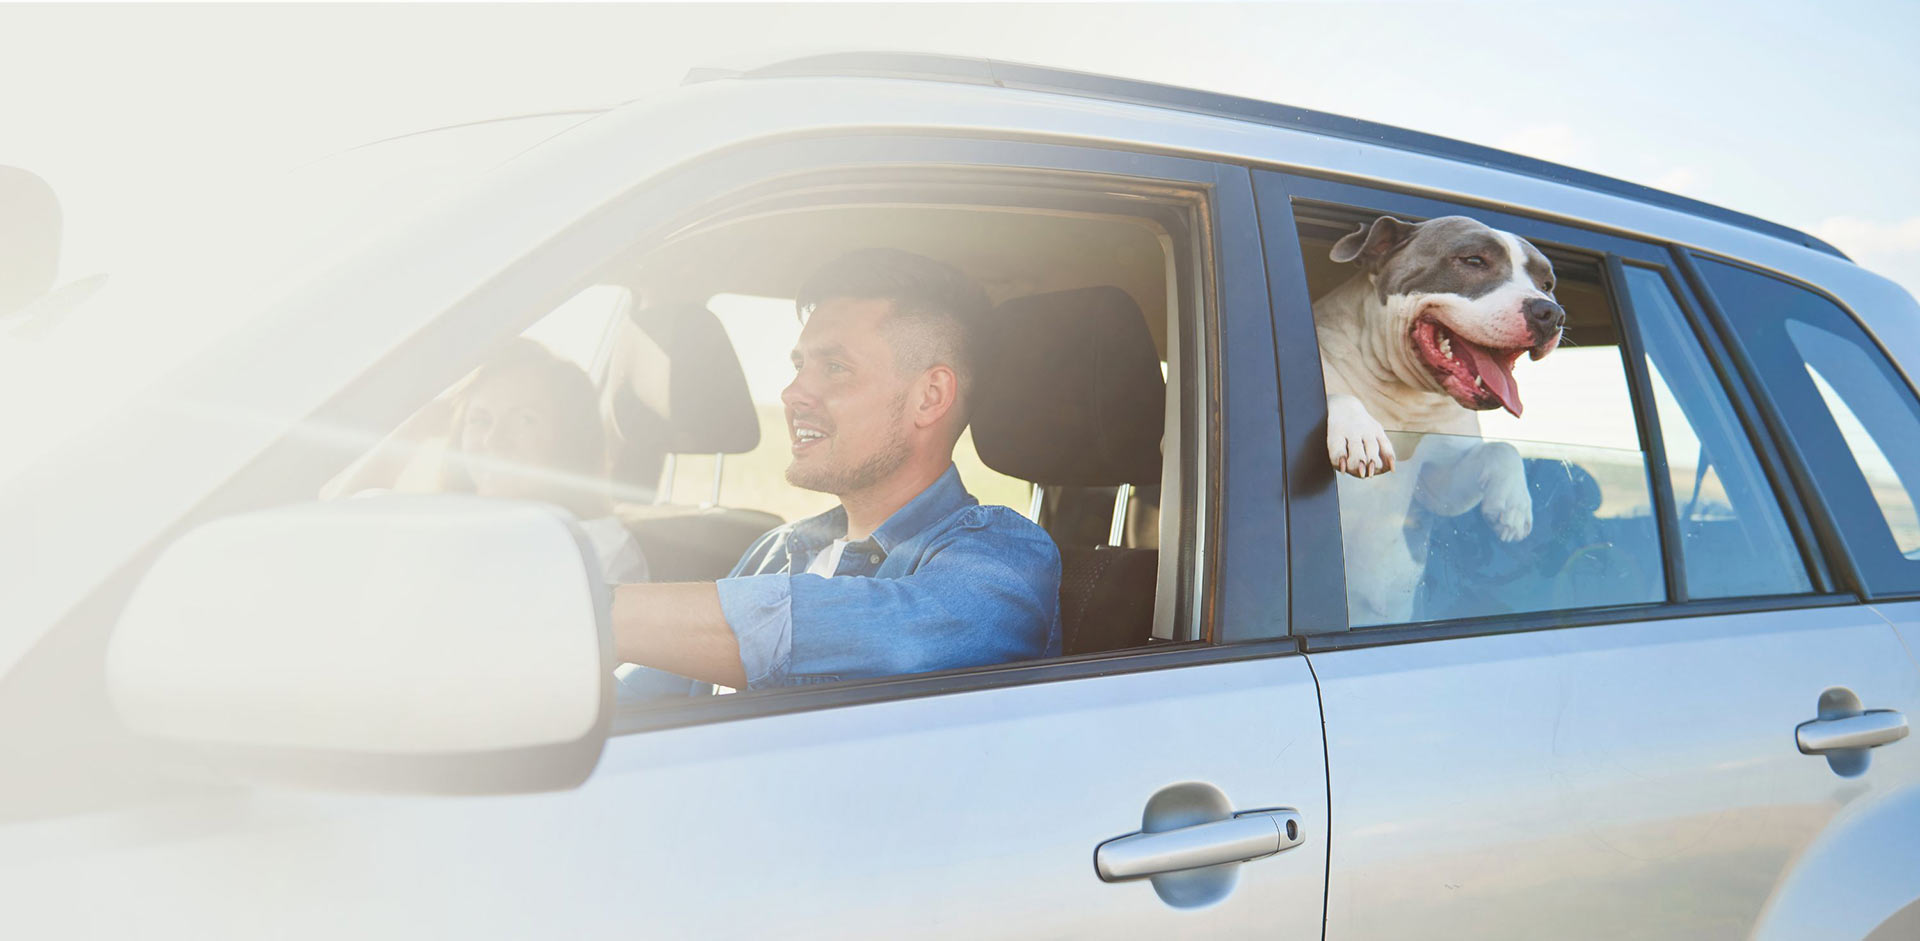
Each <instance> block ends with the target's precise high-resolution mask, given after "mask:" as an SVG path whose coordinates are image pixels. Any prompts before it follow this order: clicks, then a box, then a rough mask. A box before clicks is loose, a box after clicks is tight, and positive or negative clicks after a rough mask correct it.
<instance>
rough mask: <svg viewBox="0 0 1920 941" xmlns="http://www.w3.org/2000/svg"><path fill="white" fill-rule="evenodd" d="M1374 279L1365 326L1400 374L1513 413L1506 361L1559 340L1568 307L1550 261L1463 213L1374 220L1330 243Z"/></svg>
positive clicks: (1516, 410) (1540, 352) (1541, 351)
mask: <svg viewBox="0 0 1920 941" xmlns="http://www.w3.org/2000/svg"><path fill="white" fill-rule="evenodd" d="M1332 258H1333V260H1334V261H1338V262H1352V261H1357V262H1359V263H1360V264H1361V265H1362V266H1364V268H1365V270H1366V274H1367V277H1368V279H1369V281H1370V282H1371V283H1372V285H1373V289H1374V290H1373V294H1372V296H1371V297H1370V298H1369V299H1368V304H1367V308H1368V309H1367V310H1366V312H1365V316H1366V317H1367V318H1368V320H1369V323H1368V326H1367V329H1368V330H1380V331H1384V334H1383V337H1384V338H1387V339H1389V342H1390V343H1393V344H1398V345H1401V346H1404V349H1399V348H1394V349H1392V350H1390V351H1387V352H1388V360H1389V362H1390V363H1391V364H1393V365H1394V366H1396V367H1408V366H1411V367H1417V368H1396V372H1400V373H1402V374H1403V375H1402V376H1401V378H1402V379H1403V380H1405V381H1407V382H1409V383H1412V384H1415V385H1416V387H1420V386H1425V387H1428V388H1432V389H1436V390H1438V391H1441V392H1444V393H1446V394H1447V395H1450V396H1452V397H1453V399H1454V401H1456V402H1459V403H1460V404H1461V405H1463V406H1466V407H1467V408H1471V409H1482V410H1484V409H1494V408H1505V409H1506V410H1507V411H1510V412H1512V413H1513V414H1514V415H1516V416H1517V415H1519V414H1520V391H1519V388H1518V387H1517V386H1516V385H1515V384H1514V380H1513V364H1514V362H1515V361H1517V360H1518V359H1519V358H1520V354H1521V353H1530V354H1532V357H1533V358H1534V359H1536V360H1537V359H1539V358H1541V357H1543V356H1545V355H1547V354H1548V353H1551V352H1553V348H1554V347H1555V346H1557V345H1559V343H1560V330H1561V327H1562V325H1564V324H1565V323H1566V319H1567V312H1566V311H1565V310H1563V309H1561V307H1560V304H1559V303H1558V302H1556V301H1555V300H1554V299H1553V284H1554V281H1553V265H1552V264H1550V263H1549V262H1548V261H1547V257H1546V256H1545V255H1542V254H1540V250H1539V249H1537V248H1535V247H1533V245H1532V244H1530V243H1528V242H1527V240H1526V239H1523V238H1520V237H1519V236H1517V235H1514V234H1512V233H1510V232H1502V231H1500V230H1498V229H1494V228H1491V227H1489V226H1487V225H1486V224H1485V223H1482V222H1479V221H1477V220H1474V219H1469V218H1467V217H1465V216H1445V217H1443V218H1439V219H1431V220H1428V221H1426V222H1421V223H1418V224H1414V223H1408V222H1402V221H1400V220H1399V219H1395V218H1393V217H1392V216H1381V217H1380V218H1378V219H1375V220H1374V221H1373V223H1372V224H1370V225H1364V226H1361V227H1360V230H1359V231H1357V232H1354V233H1352V234H1350V235H1348V236H1346V237H1345V238H1342V239H1341V240H1340V241H1338V242H1335V243H1334V246H1333V252H1332Z"/></svg>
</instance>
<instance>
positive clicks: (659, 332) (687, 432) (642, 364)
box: [607, 304, 760, 454]
mask: <svg viewBox="0 0 1920 941" xmlns="http://www.w3.org/2000/svg"><path fill="white" fill-rule="evenodd" d="M607 405H608V411H609V414H610V415H611V416H612V418H613V422H614V426H615V427H616V428H617V429H619V431H620V436H621V437H622V438H623V439H625V440H626V441H627V442H629V443H631V444H633V445H636V446H640V447H645V448H647V449H648V450H650V451H654V452H658V453H661V454H741V453H744V452H747V451H751V450H753V449H754V447H755V446H756V445H758V444H759V443H760V418H759V416H758V414H756V413H755V411H754V408H753V398H752V396H751V395H749V394H748V392H747V377H746V376H745V374H743V373H742V372H741V371H740V357H739V356H738V355H736V354H735V353H734V351H733V343H732V342H731V341H729V340H728V339H727V331H726V328H725V327H722V326H721V325H720V318H718V317H715V316H714V315H713V312H712V311H709V310H707V309H706V308H705V307H703V306H701V305H699V304H677V305H671V306H663V307H650V308H640V309H635V310H634V311H633V312H632V315H631V319H630V321H629V322H627V323H623V324H621V326H620V336H619V338H618V340H617V342H616V344H615V347H614V354H613V362H612V366H611V369H610V370H609V374H608V377H607Z"/></svg>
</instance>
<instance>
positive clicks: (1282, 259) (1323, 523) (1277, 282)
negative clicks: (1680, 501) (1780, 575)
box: [1255, 169, 1859, 652]
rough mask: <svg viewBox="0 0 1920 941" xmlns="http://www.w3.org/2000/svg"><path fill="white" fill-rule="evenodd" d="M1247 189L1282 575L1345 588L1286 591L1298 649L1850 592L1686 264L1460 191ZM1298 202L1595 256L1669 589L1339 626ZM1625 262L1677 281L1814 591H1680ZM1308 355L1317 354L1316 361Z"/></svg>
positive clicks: (1332, 524)
mask: <svg viewBox="0 0 1920 941" xmlns="http://www.w3.org/2000/svg"><path fill="white" fill-rule="evenodd" d="M1255 192H1256V196H1257V198H1258V200H1259V203H1260V213H1261V227H1262V232H1263V234H1264V236H1265V238H1266V240H1267V246H1268V251H1267V259H1268V264H1269V269H1268V281H1269V284H1270V293H1271V299H1272V304H1273V310H1274V316H1275V327H1274V333H1275V336H1276V337H1285V338H1287V339H1288V340H1289V341H1291V343H1292V344H1293V345H1294V347H1295V348H1294V349H1293V350H1292V351H1290V354H1289V351H1285V350H1282V351H1278V352H1279V355H1280V356H1281V365H1280V382H1281V395H1282V398H1283V400H1285V401H1286V402H1287V406H1286V415H1287V422H1286V425H1287V429H1288V430H1287V432H1286V435H1285V437H1286V443H1287V446H1288V462H1289V463H1288V464H1287V467H1288V472H1287V477H1288V479H1289V480H1290V481H1294V482H1296V485H1295V487H1294V499H1293V500H1292V501H1291V503H1290V506H1289V508H1288V509H1289V516H1290V520H1291V521H1292V525H1293V527H1294V528H1293V529H1292V530H1290V531H1289V533H1288V543H1289V546H1290V552H1289V553H1288V559H1289V564H1290V566H1292V571H1291V577H1293V578H1294V579H1296V580H1300V581H1299V582H1298V583H1299V584H1313V585H1339V586H1341V587H1340V590H1338V591H1331V590H1322V591H1320V592H1317V593H1315V594H1313V595H1311V596H1310V595H1309V594H1308V593H1305V592H1296V593H1295V607H1294V609H1293V612H1292V613H1293V623H1294V626H1295V631H1296V633H1297V634H1298V635H1299V636H1300V638H1301V643H1302V646H1303V649H1305V650H1307V651H1308V652H1313V651H1316V650H1331V649H1342V648H1348V647H1359V646H1373V645H1379V644H1393V643H1406V642H1411V641H1421V640H1430V639H1443V638H1452V637H1466V636H1478V635H1486V634H1504V633H1518V632H1525V631H1534V630H1551V629H1555V628H1560V627H1573V626H1582V625H1593V624H1605V623H1614V622H1620V621H1637V620H1655V619H1666V618H1676V617H1693V616H1712V615H1721V614H1730V613H1737V612H1745V611H1763V610H1778V609H1786V608H1802V607H1820V606H1830V605H1837V604H1846V603H1852V602H1856V601H1858V600H1859V599H1858V597H1857V596H1856V595H1855V594H1854V593H1852V592H1851V591H1849V590H1845V589H1836V588H1835V587H1834V580H1833V577H1832V571H1833V568H1832V564H1833V563H1832V560H1831V556H1832V555H1833V553H1834V552H1835V551H1836V550H1837V549H1839V548H1840V547H1839V546H1837V545H1836V543H1835V542H1834V541H1833V540H1831V539H1828V538H1826V537H1825V535H1824V534H1823V533H1821V532H1820V531H1819V529H1818V527H1816V526H1815V525H1814V521H1815V520H1816V519H1817V518H1818V517H1817V516H1815V515H1812V514H1810V512H1809V510H1808V507H1807V505H1806V496H1807V491H1806V485H1807V481H1804V480H1802V479H1801V478H1800V477H1799V476H1798V475H1796V474H1794V473H1791V470H1790V468H1791V465H1790V464H1787V463H1786V462H1785V461H1784V459H1783V455H1784V451H1783V449H1782V448H1781V447H1780V445H1779V442H1778V441H1776V440H1775V433H1776V431H1775V429H1774V428H1773V427H1772V426H1771V425H1769V424H1767V423H1765V422H1763V421H1762V420H1761V418H1760V416H1759V415H1758V414H1757V413H1756V412H1755V410H1754V402H1753V398H1752V396H1751V394H1750V390H1748V389H1747V388H1746V383H1745V382H1744V381H1743V377H1742V376H1741V375H1740V374H1739V373H1737V372H1735V371H1734V370H1733V369H1732V368H1731V366H1730V364H1729V363H1728V361H1727V356H1726V351H1725V350H1724V349H1722V348H1720V347H1719V346H1718V345H1716V344H1714V343H1711V342H1706V341H1707V340H1708V338H1709V337H1710V336H1712V334H1711V333H1709V330H1710V328H1709V327H1708V325H1707V324H1706V323H1704V322H1703V320H1702V316H1701V310H1702V308H1701V305H1700V304H1699V303H1698V302H1697V301H1696V299H1695V298H1694V296H1693V294H1692V283H1693V282H1692V279H1691V278H1688V277H1684V275H1685V274H1686V272H1685V271H1684V269H1682V268H1681V267H1680V265H1679V264H1678V263H1677V261H1676V260H1675V259H1676V256H1677V254H1678V250H1677V249H1675V248H1674V247H1673V246H1671V245H1668V244H1664V243H1660V242H1656V241H1652V240H1646V239H1643V238H1640V237H1635V236H1628V235H1623V234H1619V233H1614V232H1608V231H1604V230H1603V229H1600V228H1598V227H1588V226H1583V225H1580V224H1579V223H1578V222H1575V221H1569V220H1563V219H1557V218H1548V217H1544V216H1543V215H1532V214H1528V213H1526V212H1525V211H1524V210H1518V209H1516V208H1515V207H1511V206H1505V205H1487V204H1484V203H1480V202H1477V201H1475V200H1472V199H1470V198H1465V197H1462V196H1458V195H1446V196H1435V195H1425V194H1419V193H1414V192H1409V191H1408V189H1407V188H1399V187H1394V186H1393V185H1391V184H1375V183H1371V182H1370V183H1366V184H1362V183H1356V182H1350V181H1346V180H1336V179H1329V178H1325V177H1320V176H1312V175H1306V174H1299V173H1291V172H1287V171H1286V170H1283V169H1272V170H1258V171H1256V173H1255ZM1295 203H1306V204H1323V205H1329V206H1336V207H1341V208H1346V209H1353V208H1360V209H1363V210H1366V211H1369V212H1372V211H1378V212H1380V213H1381V214H1395V213H1398V214H1402V215H1406V216H1410V217H1414V218H1429V219H1430V218H1436V217H1438V216H1443V215H1449V214H1461V215H1470V216H1473V217H1474V218H1477V219H1480V220H1482V221H1484V222H1486V223H1487V224H1489V225H1492V226H1494V227H1496V228H1500V229H1504V230H1506V231H1510V232H1513V233H1515V234H1517V235H1520V236H1522V237H1523V238H1528V239H1530V240H1538V241H1542V242H1545V243H1549V244H1553V245H1560V246H1566V247H1568V248H1571V249H1574V250H1576V251H1579V252H1582V253H1584V254H1588V255H1591V256H1592V257H1594V258H1595V259H1596V260H1598V261H1599V262H1600V264H1601V281H1602V288H1603V290H1604V292H1605V293H1606V294H1607V297H1608V301H1609V303H1610V304H1611V305H1612V308H1613V311H1614V313H1615V315H1616V318H1617V320H1618V327H1619V330H1620V347H1621V349H1622V353H1623V360H1624V362H1623V366H1624V368H1625V371H1626V379H1627V385H1628V389H1629V392H1630V398H1631V402H1632V408H1633V413H1634V414H1633V417H1634V422H1635V425H1636V431H1637V433H1638V435H1639V437H1640V442H1641V448H1642V449H1643V452H1644V454H1645V457H1646V465H1647V472H1648V474H1649V478H1650V479H1649V483H1650V486H1651V493H1650V496H1651V497H1652V503H1653V509H1654V512H1655V513H1656V514H1658V518H1657V519H1656V520H1655V525H1656V528H1657V531H1658V532H1659V545H1660V551H1661V555H1662V558H1661V566H1662V572H1663V578H1664V584H1665V586H1666V591H1667V597H1666V598H1665V599H1663V600H1661V601H1657V602H1652V603H1635V604H1624V605H1611V606H1599V607H1591V608H1579V609H1572V610H1566V611H1552V610H1549V611H1539V612H1526V613H1517V614H1504V615H1496V616H1487V617H1476V618H1467V619H1454V620H1444V621H1425V622H1419V623H1414V624H1404V625H1381V626H1374V627H1352V626H1350V625H1349V624H1348V618H1347V603H1346V592H1345V583H1346V574H1345V564H1344V552H1343V547H1342V546H1341V544H1340V543H1341V539H1340V535H1339V534H1340V516H1339V495H1338V493H1337V491H1336V489H1335V486H1334V480H1335V478H1334V471H1333V469H1332V467H1331V466H1329V465H1328V463H1327V459H1326V443H1325V438H1324V436H1325V434H1326V420H1327V419H1326V414H1327V413H1326V389H1325V384H1324V379H1323V377H1322V376H1321V373H1320V364H1319V356H1318V345H1317V341H1316V340H1315V338H1314V333H1313V322H1312V309H1311V300H1310V298H1309V297H1308V295H1307V284H1306V271H1305V263H1304V260H1303V258H1302V255H1301V250H1300V246H1299V240H1298V229H1297V226H1296V223H1295V218H1294V212H1293V206H1294V204H1295ZM1627 265H1633V266H1635V267H1642V268H1649V269H1653V270H1655V271H1658V272H1659V273H1660V274H1661V276H1662V278H1663V280H1664V281H1665V282H1666V283H1667V285H1668V286H1669V287H1670V288H1672V289H1674V291H1675V297H1676V298H1677V300H1678V302H1679V304H1680V307H1681V310H1682V312H1683V314H1684V316H1685V317H1686V318H1687V324H1688V327H1689V329H1690V330H1691V331H1692V332H1693V334H1694V336H1695V337H1696V338H1697V339H1699V340H1701V341H1702V353H1703V354H1704V355H1705V356H1706V358H1707V361H1708V362H1709V363H1710V364H1711V365H1712V367H1713V370H1714V374H1715V376H1716V377H1717V378H1718V379H1719V380H1720V382H1721V384H1722V387H1723V389H1725V391H1726V393H1727V396H1728V401H1729V402H1730V403H1731V404H1732V406H1733V409H1734V412H1735V414H1736V415H1737V416H1738V418H1739V420H1740V423H1741V426H1742V429H1743V430H1744V431H1745V433H1746V435H1747V440H1748V442H1749V443H1750V445H1751V446H1752V448H1753V449H1754V453H1755V456H1756V458H1757V459H1758V460H1759V462H1760V465H1761V470H1762V472H1763V473H1764V474H1765V476H1766V479H1767V481H1768V483H1769V485H1770V488H1771V490H1772V492H1773V494H1774V496H1775V497H1776V499H1777V500H1778V501H1779V503H1780V509H1781V513H1782V515H1783V517H1784V518H1785V519H1786V522H1787V527H1788V529H1789V531H1790V532H1791V533H1792V535H1793V538H1794V541H1795V543H1796V547H1797V549H1798V550H1799V553H1800V557H1801V559H1802V560H1803V562H1805V563H1806V565H1807V574H1808V578H1809V580H1810V582H1811V583H1812V586H1813V589H1812V590H1811V591H1810V592H1805V593H1795V594H1786V595H1755V596H1745V597H1739V598H1713V599H1692V598H1689V597H1687V594H1686V587H1685V586H1686V573H1685V563H1684V558H1683V557H1682V556H1681V554H1680V550H1679V547H1678V543H1679V540H1678V534H1677V533H1676V532H1675V529H1676V527H1677V519H1676V517H1675V504H1674V497H1673V493H1672V480H1671V475H1670V473H1669V472H1668V468H1667V464H1666V454H1665V449H1664V447H1663V442H1662V440H1661V438H1660V425H1659V422H1658V420H1657V416H1656V414H1655V405H1654V401H1653V396H1652V392H1651V382H1650V379H1649V377H1648V375H1647V371H1646V358H1645V351H1644V346H1643V344H1644V336H1643V334H1642V332H1641V329H1640V326H1639V323H1638V321H1637V320H1636V319H1635V312H1634V311H1633V309H1632V302H1631V298H1630V296H1629V295H1628V292H1627V289H1626V284H1625V282H1624V280H1623V271H1624V267H1625V266H1627ZM1303 350H1310V351H1312V352H1311V355H1308V354H1306V353H1304V352H1303Z"/></svg>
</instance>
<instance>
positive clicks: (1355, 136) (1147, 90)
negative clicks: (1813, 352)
mask: <svg viewBox="0 0 1920 941" xmlns="http://www.w3.org/2000/svg"><path fill="white" fill-rule="evenodd" d="M791 77H815V78H818V77H846V78H888V79H909V80H919V81H931V82H946V83H958V84H970V85H989V86H994V87H999V88H1013V89H1020V90H1024V91H1039V92H1047V93H1051V94H1058V95H1068V96H1072V97H1076V98H1087V99H1095V100H1100V101H1113V102H1122V103H1127V104H1139V105H1148V106H1152V107H1156V108H1165V109H1170V110H1176V111H1184V112H1190V113H1195V114H1206V115H1213V116H1217V117H1226V118H1232V119H1235V120H1239V121H1246V122H1249V123H1255V124H1264V125H1269V126H1273V127H1283V128H1288V129H1292V130H1299V131H1305V132H1307V133H1310V134H1316V135H1320V136H1323V137H1336V138H1343V139H1347V140H1355V141H1362V142H1365V143H1369V144H1376V145H1382V146H1386V147H1392V148H1395V149H1398V150H1404V151H1409V152H1414V153H1420V154H1425V155H1429V156H1437V157H1442V158H1446V159H1449V160H1455V161H1461V162H1465V163H1471V164H1475V165H1478V166H1483V167H1489V168H1493V169H1498V170H1502V171H1505V172H1509V173H1518V174H1523V175H1526V176H1530V177H1535V178H1538V179H1542V180H1548V181H1551V182H1554V183H1560V184H1564V185H1568V186H1575V187H1580V188H1582V189H1587V190H1592V191H1595V192H1600V193H1607V194H1610V195H1614V196H1622V197H1625V198H1628V199H1632V200H1635V201H1637V202H1641V203H1646V204H1649V205H1654V206H1660V207H1663V208H1667V209H1673V210H1677V211H1680V212H1685V213H1688V214H1691V215H1695V216H1699V217H1702V218H1705V219H1711V220H1714V221H1716V222H1721V223H1725V224H1728V225H1733V226H1738V227H1740V228H1743V229H1747V230H1749V231H1752V232H1757V233H1760V234H1763V235H1767V236H1770V237H1773V238H1777V239H1781V240H1783V241H1786V242H1790V243H1793V244H1795V245H1801V246H1805V247H1807V248H1811V249H1813V250H1815V251H1819V252H1823V253H1825V254H1828V255H1832V256H1834V257H1837V258H1842V259H1846V258H1847V256H1846V254H1845V253H1844V252H1841V251H1840V250H1839V249H1838V248H1835V247H1834V246H1832V245H1830V244H1828V243H1827V242H1825V241H1823V240H1821V239H1819V238H1816V237H1814V236H1812V235H1809V234H1808V233H1806V232H1802V231H1800V230H1798V229H1794V228H1791V227H1789V226H1784V225H1781V224H1779V223H1777V222H1769V221H1767V220H1765V219H1761V218H1758V217H1756V216H1751V215H1748V214H1746V213H1743V212H1736V211H1734V210H1731V209H1727V208H1724V207H1721V206H1716V205H1713V204H1712V203H1706V202H1701V201H1700V200H1697V199H1690V198H1688V197H1685V196H1679V195H1675V194H1673V193H1668V192H1665V191H1663V190H1657V189H1654V188H1653V187H1650V186H1642V185H1641V184H1638V183H1629V182H1627V181H1625V180H1620V179H1616V178H1614V177H1609V176H1604V175H1602V174H1598V173H1592V172H1589V171H1586V170H1579V169H1575V168H1573V167H1568V166H1563V165H1561V164H1557V163H1552V162H1549V161H1546V160H1539V159H1536V158H1533V157H1526V156H1522V155H1520V154H1515V153H1509V152H1507V151H1504V150H1498V149H1495V148H1492V147H1485V146H1482V145H1479V144H1470V143H1467V142H1466V141H1459V140H1454V139H1452V138H1447V137H1441V136H1439V135H1436V134H1426V133H1422V132H1419V131H1409V130H1406V129H1404V128H1398V127H1392V126H1390V125H1386V124H1378V123H1375V122H1372V121H1363V120H1360V119H1358V118H1349V117H1344V116H1342V115H1337V114H1329V113H1327V112H1324V111H1312V110H1309V109H1306V108H1296V107H1292V106H1289V105H1282V104H1275V103H1273V102H1269V101H1260V100H1258V99H1254V98H1243V97H1239V96H1237V95H1227V94H1222V93H1219V92H1209V91H1200V90H1197V89H1191V88H1182V87H1180V86H1177V85H1163V84H1159V83H1155V82H1145V81H1139V80H1135V79H1126V78H1116V77H1113V76H1107V75H1096V74H1092V73H1088V72H1076V71H1072V70H1069V69H1057V68H1049V67H1045V66H1036V65H1024V64H1020V63H1014V62H1002V61H998V60H993V59H976V58H967V57H963V56H948V55H935V54H928V53H900V52H842V53H829V54H825V55H816V56H807V57H803V58H797V59H789V60H786V61H782V62H777V63H773V64H771V65H766V66H761V67H759V68H754V69H750V70H747V71H744V72H734V71H726V70H718V69H696V70H694V71H693V72H691V73H689V74H688V76H687V79H686V81H687V83H697V82H704V81H711V80H715V79H722V78H739V79H776V78H791ZM1848 260H1849V261H1850V260H1851V259H1848Z"/></svg>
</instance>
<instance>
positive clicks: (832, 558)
mask: <svg viewBox="0 0 1920 941" xmlns="http://www.w3.org/2000/svg"><path fill="white" fill-rule="evenodd" d="M846 551H847V540H846V538H845V537H842V538H840V539H835V540H834V541H833V544H832V545H830V546H828V547H826V548H825V549H822V550H820V552H819V553H818V554H817V555H815V556H814V557H813V561H812V562H810V563H808V564H807V574H808V575H818V576H820V577H821V578H832V577H833V573H834V572H836V571H838V570H839V569H840V556H841V555H843V554H845V553H846Z"/></svg>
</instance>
